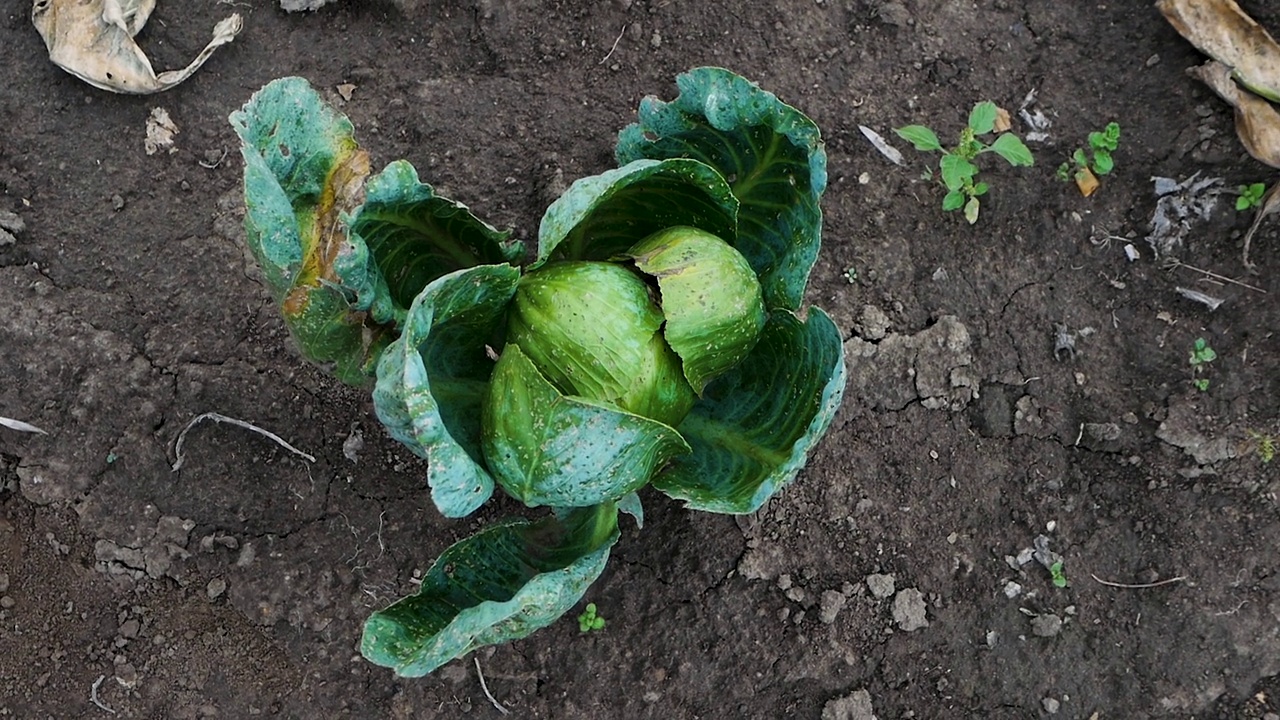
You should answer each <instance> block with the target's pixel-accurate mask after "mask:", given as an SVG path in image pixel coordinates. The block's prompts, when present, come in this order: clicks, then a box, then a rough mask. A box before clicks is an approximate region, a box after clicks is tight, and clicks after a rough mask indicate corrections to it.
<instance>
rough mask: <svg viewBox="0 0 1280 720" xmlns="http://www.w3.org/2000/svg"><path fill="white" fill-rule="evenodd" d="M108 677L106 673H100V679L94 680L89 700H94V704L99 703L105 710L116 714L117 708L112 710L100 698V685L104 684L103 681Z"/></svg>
mask: <svg viewBox="0 0 1280 720" xmlns="http://www.w3.org/2000/svg"><path fill="white" fill-rule="evenodd" d="M106 679H107V676H106V675H99V676H98V679H97V680H94V681H93V686H92V687H90V688H89V700H90V701H92V702H93V704H94V705H97V706H98V707H100V708H102V709H103V710H105V711H107V712H109V713H111V714H112V715H115V714H116V711H115V710H112V709H111V708H109V707H107V706H106V705H103V704H102V701H101V700H99V699H98V686H100V685H102V681H103V680H106Z"/></svg>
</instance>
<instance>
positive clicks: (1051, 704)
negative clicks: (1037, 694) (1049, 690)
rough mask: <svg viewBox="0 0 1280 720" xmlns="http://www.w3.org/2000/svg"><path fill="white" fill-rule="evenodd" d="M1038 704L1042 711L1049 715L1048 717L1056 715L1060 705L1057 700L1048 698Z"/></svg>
mask: <svg viewBox="0 0 1280 720" xmlns="http://www.w3.org/2000/svg"><path fill="white" fill-rule="evenodd" d="M1040 704H1041V705H1043V706H1044V711H1045V712H1047V713H1049V714H1050V715H1057V714H1058V708H1059V707H1060V705H1061V704H1060V703H1059V702H1058V701H1057V700H1055V699H1053V698H1049V697H1047V698H1045V699H1043V700H1041V701H1040Z"/></svg>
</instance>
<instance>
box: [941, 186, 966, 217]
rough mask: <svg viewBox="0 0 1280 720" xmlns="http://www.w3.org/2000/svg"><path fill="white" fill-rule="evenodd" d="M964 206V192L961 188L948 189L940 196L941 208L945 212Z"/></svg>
mask: <svg viewBox="0 0 1280 720" xmlns="http://www.w3.org/2000/svg"><path fill="white" fill-rule="evenodd" d="M962 207H964V192H963V191H961V190H948V191H947V194H946V195H944V196H943V197H942V209H943V210H944V211H946V212H951V211H952V210H959V209H960V208H962Z"/></svg>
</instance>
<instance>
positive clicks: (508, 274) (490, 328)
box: [373, 265, 520, 517]
mask: <svg viewBox="0 0 1280 720" xmlns="http://www.w3.org/2000/svg"><path fill="white" fill-rule="evenodd" d="M519 279H520V272H519V271H518V270H517V269H516V268H514V267H512V266H510V265H481V266H479V267H475V268H469V269H467V270H459V271H456V272H453V273H450V274H449V275H445V276H444V277H442V278H439V279H437V280H435V281H433V282H432V283H431V284H429V285H427V287H426V289H425V290H423V291H422V293H421V294H420V295H419V296H418V298H417V299H416V300H414V302H413V305H412V306H410V308H409V313H408V316H407V318H406V321H405V326H404V333H403V334H402V335H401V336H400V338H399V339H397V340H396V341H395V342H394V343H392V344H391V346H390V347H388V348H387V351H386V352H385V353H384V354H383V356H382V360H381V362H379V363H378V382H377V385H376V386H375V387H374V391H373V406H374V410H375V411H376V412H377V414H378V419H379V420H381V421H382V424H383V425H385V426H386V427H387V431H388V432H390V433H391V436H392V437H394V438H395V439H397V440H399V441H400V442H402V443H404V444H405V445H407V446H408V447H409V449H411V450H413V452H414V453H415V454H417V455H419V456H421V457H424V458H427V460H428V466H427V467H428V475H427V481H428V483H429V484H430V485H431V499H432V500H433V501H434V502H435V505H436V507H437V508H438V509H439V510H440V512H441V514H443V515H445V516H446V517H462V516H464V515H467V514H469V513H470V512H471V511H473V510H475V509H476V508H478V507H480V506H481V505H483V504H484V502H485V501H486V500H488V499H489V497H490V496H491V495H492V494H493V477H492V476H491V475H490V474H489V472H488V470H486V468H485V464H484V456H483V452H482V450H481V446H480V436H481V425H480V415H481V408H482V407H483V404H484V399H485V397H486V394H487V392H488V390H487V386H488V382H489V375H490V373H491V372H492V370H493V363H492V362H491V361H490V360H489V359H488V355H487V352H488V350H487V347H486V346H488V345H490V344H491V343H496V342H497V340H495V338H497V337H500V333H501V329H502V327H503V325H504V322H503V321H504V319H505V312H506V308H507V304H508V303H509V302H510V301H511V297H512V296H513V295H514V294H515V291H516V284H517V283H518V282H519Z"/></svg>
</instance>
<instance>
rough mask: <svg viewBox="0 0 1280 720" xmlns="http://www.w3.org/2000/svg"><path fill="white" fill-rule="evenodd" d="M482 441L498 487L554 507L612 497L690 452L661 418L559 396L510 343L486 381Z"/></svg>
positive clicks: (524, 499)
mask: <svg viewBox="0 0 1280 720" xmlns="http://www.w3.org/2000/svg"><path fill="white" fill-rule="evenodd" d="M483 446H484V456H485V460H486V461H487V462H488V465H489V469H490V471H491V472H492V473H493V475H494V476H495V477H496V478H497V481H498V484H499V485H501V486H502V489H503V490H506V491H507V492H508V493H509V494H510V495H511V496H512V497H514V498H516V499H517V500H520V501H521V502H523V503H524V504H526V505H529V506H537V505H550V506H553V507H569V506H586V505H595V504H597V503H601V502H606V501H616V500H618V499H620V498H622V497H623V496H624V495H626V494H628V493H632V492H634V491H636V490H638V489H640V488H641V487H642V486H643V485H644V484H645V483H647V482H649V480H650V478H652V477H653V475H654V473H655V472H656V471H657V470H658V469H659V468H661V467H662V466H663V465H666V464H667V462H668V461H670V460H671V459H672V458H673V457H675V456H677V455H680V454H683V453H687V452H689V446H688V445H687V444H686V443H685V441H684V440H683V439H682V438H681V437H680V434H679V433H677V432H676V431H675V430H673V429H671V428H670V427H668V426H666V425H663V424H662V423H659V422H655V421H653V420H650V419H648V418H643V417H640V416H638V415H632V414H630V413H625V412H622V411H620V410H618V409H617V408H616V407H610V406H606V405H602V404H598V403H594V402H590V401H587V400H583V399H582V398H576V397H568V396H565V395H562V394H561V393H560V391H559V390H556V388H555V387H554V386H552V384H551V383H550V382H549V381H548V380H547V379H546V378H544V377H543V376H542V373H540V372H538V368H537V367H535V366H534V364H533V362H532V361H531V360H530V359H529V358H528V357H526V356H525V354H524V353H523V352H521V350H520V347H519V346H518V345H516V344H515V343H508V344H507V346H506V348H505V349H504V350H503V351H502V357H501V358H499V360H498V365H497V367H496V368H495V369H494V371H493V378H492V380H491V381H490V383H489V399H488V402H487V403H486V404H485V407H484V440H483Z"/></svg>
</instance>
